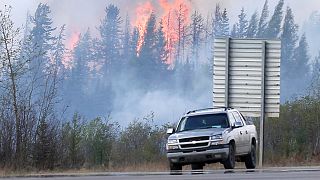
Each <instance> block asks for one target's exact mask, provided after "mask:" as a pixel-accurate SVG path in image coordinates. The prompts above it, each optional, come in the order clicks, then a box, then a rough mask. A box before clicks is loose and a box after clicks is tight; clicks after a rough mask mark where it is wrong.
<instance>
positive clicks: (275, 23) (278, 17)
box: [265, 0, 284, 38]
mask: <svg viewBox="0 0 320 180" xmlns="http://www.w3.org/2000/svg"><path fill="white" fill-rule="evenodd" d="M283 4H284V0H279V2H278V4H277V6H276V8H275V10H274V13H273V15H272V17H271V20H270V21H269V23H268V27H267V29H266V32H265V37H266V38H278V36H279V34H280V32H281V22H282V17H283V15H282V14H283V11H282V8H283Z"/></svg>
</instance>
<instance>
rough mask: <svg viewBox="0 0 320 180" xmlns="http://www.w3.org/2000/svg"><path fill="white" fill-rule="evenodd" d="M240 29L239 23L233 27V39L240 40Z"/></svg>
mask: <svg viewBox="0 0 320 180" xmlns="http://www.w3.org/2000/svg"><path fill="white" fill-rule="evenodd" d="M238 29H239V27H238V23H235V24H234V25H233V26H232V30H231V37H233V38H239V33H238Z"/></svg>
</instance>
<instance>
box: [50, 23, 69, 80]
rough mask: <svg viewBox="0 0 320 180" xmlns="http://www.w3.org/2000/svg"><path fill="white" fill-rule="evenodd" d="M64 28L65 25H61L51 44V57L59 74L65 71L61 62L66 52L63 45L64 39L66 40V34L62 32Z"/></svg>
mask: <svg viewBox="0 0 320 180" xmlns="http://www.w3.org/2000/svg"><path fill="white" fill-rule="evenodd" d="M65 29H66V26H65V25H63V26H61V28H60V32H59V34H58V37H57V38H56V39H55V41H54V44H53V59H54V61H55V62H54V65H55V67H56V68H57V71H58V73H59V74H62V73H63V72H64V71H65V67H64V64H63V59H64V56H65V53H66V47H65V45H64V41H65V40H66V39H65V36H66V35H65V34H64V32H65Z"/></svg>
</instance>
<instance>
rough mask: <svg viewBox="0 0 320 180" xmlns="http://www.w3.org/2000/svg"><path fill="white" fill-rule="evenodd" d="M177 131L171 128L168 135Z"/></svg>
mask: <svg viewBox="0 0 320 180" xmlns="http://www.w3.org/2000/svg"><path fill="white" fill-rule="evenodd" d="M174 132H175V131H174V129H173V128H169V129H167V134H169V135H170V134H173V133H174Z"/></svg>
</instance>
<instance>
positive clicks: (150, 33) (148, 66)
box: [139, 13, 157, 81]
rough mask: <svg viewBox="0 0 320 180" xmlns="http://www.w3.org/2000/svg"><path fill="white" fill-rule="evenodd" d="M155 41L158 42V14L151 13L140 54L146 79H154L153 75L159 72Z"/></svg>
mask: <svg viewBox="0 0 320 180" xmlns="http://www.w3.org/2000/svg"><path fill="white" fill-rule="evenodd" d="M155 43H156V16H155V14H154V13H151V15H150V17H149V19H148V22H147V26H146V30H145V33H144V41H143V44H142V46H141V51H140V55H139V67H140V70H141V73H142V74H141V75H142V76H141V78H142V79H144V80H145V81H152V80H153V79H152V77H153V76H152V75H153V74H154V73H157V71H156V68H157V67H156V61H155V50H156V48H155Z"/></svg>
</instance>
